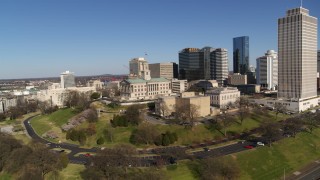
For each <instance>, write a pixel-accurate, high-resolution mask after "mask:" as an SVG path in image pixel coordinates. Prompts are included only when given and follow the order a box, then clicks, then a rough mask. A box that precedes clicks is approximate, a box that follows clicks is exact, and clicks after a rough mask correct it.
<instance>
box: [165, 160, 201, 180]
mask: <svg viewBox="0 0 320 180" xmlns="http://www.w3.org/2000/svg"><path fill="white" fill-rule="evenodd" d="M187 163H188V160H184V161H179V162H178V165H177V168H176V169H174V170H171V169H170V168H168V167H166V168H165V172H166V174H167V176H168V177H170V179H172V180H192V179H195V178H194V177H193V174H192V173H191V171H190V169H189V168H188V165H187Z"/></svg>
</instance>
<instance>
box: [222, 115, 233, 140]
mask: <svg viewBox="0 0 320 180" xmlns="http://www.w3.org/2000/svg"><path fill="white" fill-rule="evenodd" d="M220 122H221V127H222V129H223V130H224V136H227V128H228V127H230V126H231V125H232V124H233V123H234V122H235V119H234V117H232V116H231V115H230V114H228V113H227V111H226V110H222V114H221V116H220Z"/></svg>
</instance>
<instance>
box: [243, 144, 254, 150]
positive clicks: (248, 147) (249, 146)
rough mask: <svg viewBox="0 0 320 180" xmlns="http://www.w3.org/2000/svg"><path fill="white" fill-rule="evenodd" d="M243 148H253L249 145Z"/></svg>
mask: <svg viewBox="0 0 320 180" xmlns="http://www.w3.org/2000/svg"><path fill="white" fill-rule="evenodd" d="M243 147H244V148H247V149H252V148H253V146H251V145H247V146H243Z"/></svg>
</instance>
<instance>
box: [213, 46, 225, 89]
mask: <svg viewBox="0 0 320 180" xmlns="http://www.w3.org/2000/svg"><path fill="white" fill-rule="evenodd" d="M210 70H211V72H210V73H211V74H210V78H211V79H215V80H217V81H218V83H219V84H221V85H223V84H224V83H225V82H224V81H225V80H226V79H227V78H228V73H229V68H228V51H227V49H223V48H217V49H214V50H213V51H212V52H211V55H210Z"/></svg>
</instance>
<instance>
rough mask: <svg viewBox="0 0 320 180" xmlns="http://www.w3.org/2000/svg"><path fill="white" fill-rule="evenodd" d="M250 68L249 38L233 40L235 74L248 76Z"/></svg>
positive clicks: (243, 37)
mask: <svg viewBox="0 0 320 180" xmlns="http://www.w3.org/2000/svg"><path fill="white" fill-rule="evenodd" d="M248 68H249V36H242V37H236V38H233V73H240V74H247V72H248Z"/></svg>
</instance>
